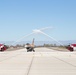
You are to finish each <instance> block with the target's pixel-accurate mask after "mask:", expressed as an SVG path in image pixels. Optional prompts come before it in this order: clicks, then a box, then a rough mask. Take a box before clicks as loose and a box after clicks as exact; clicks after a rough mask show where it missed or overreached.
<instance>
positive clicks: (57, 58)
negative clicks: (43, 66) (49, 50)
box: [53, 56, 76, 67]
mask: <svg viewBox="0 0 76 75" xmlns="http://www.w3.org/2000/svg"><path fill="white" fill-rule="evenodd" d="M53 57H54V58H56V59H58V60H60V61H62V62H64V63H66V64H69V65H71V66H73V67H76V65H73V64H71V63H69V62H67V61H64V60H62V59H60V58H57V57H55V56H53Z"/></svg>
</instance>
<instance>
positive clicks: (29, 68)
mask: <svg viewBox="0 0 76 75" xmlns="http://www.w3.org/2000/svg"><path fill="white" fill-rule="evenodd" d="M33 60H34V53H33V57H32V60H31V63H30V65H29V67H28V71H27V74H26V75H29V73H30V70H31V66H32V64H33Z"/></svg>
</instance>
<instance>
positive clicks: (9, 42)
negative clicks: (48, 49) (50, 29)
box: [0, 40, 76, 45]
mask: <svg viewBox="0 0 76 75" xmlns="http://www.w3.org/2000/svg"><path fill="white" fill-rule="evenodd" d="M59 42H60V43H62V44H63V45H68V44H72V43H76V40H67V41H59ZM0 43H3V44H6V45H12V44H13V43H14V45H16V44H26V43H32V42H31V41H21V42H16V43H15V41H0ZM44 44H56V45H59V44H58V43H57V42H55V41H35V45H44Z"/></svg>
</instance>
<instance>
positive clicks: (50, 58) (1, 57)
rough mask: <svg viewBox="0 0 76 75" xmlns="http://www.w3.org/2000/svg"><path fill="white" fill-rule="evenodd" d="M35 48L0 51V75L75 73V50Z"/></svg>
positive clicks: (59, 74) (62, 74)
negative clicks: (62, 50) (63, 50)
mask: <svg viewBox="0 0 76 75" xmlns="http://www.w3.org/2000/svg"><path fill="white" fill-rule="evenodd" d="M35 50H36V52H26V49H20V50H16V51H5V52H0V75H17V74H18V75H76V52H60V51H56V50H51V49H47V48H36V49H35Z"/></svg>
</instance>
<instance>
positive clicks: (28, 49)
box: [25, 39, 35, 52]
mask: <svg viewBox="0 0 76 75" xmlns="http://www.w3.org/2000/svg"><path fill="white" fill-rule="evenodd" d="M34 47H35V46H34V39H33V41H32V44H29V43H26V45H25V48H26V49H27V52H32V51H33V52H35V50H34Z"/></svg>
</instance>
